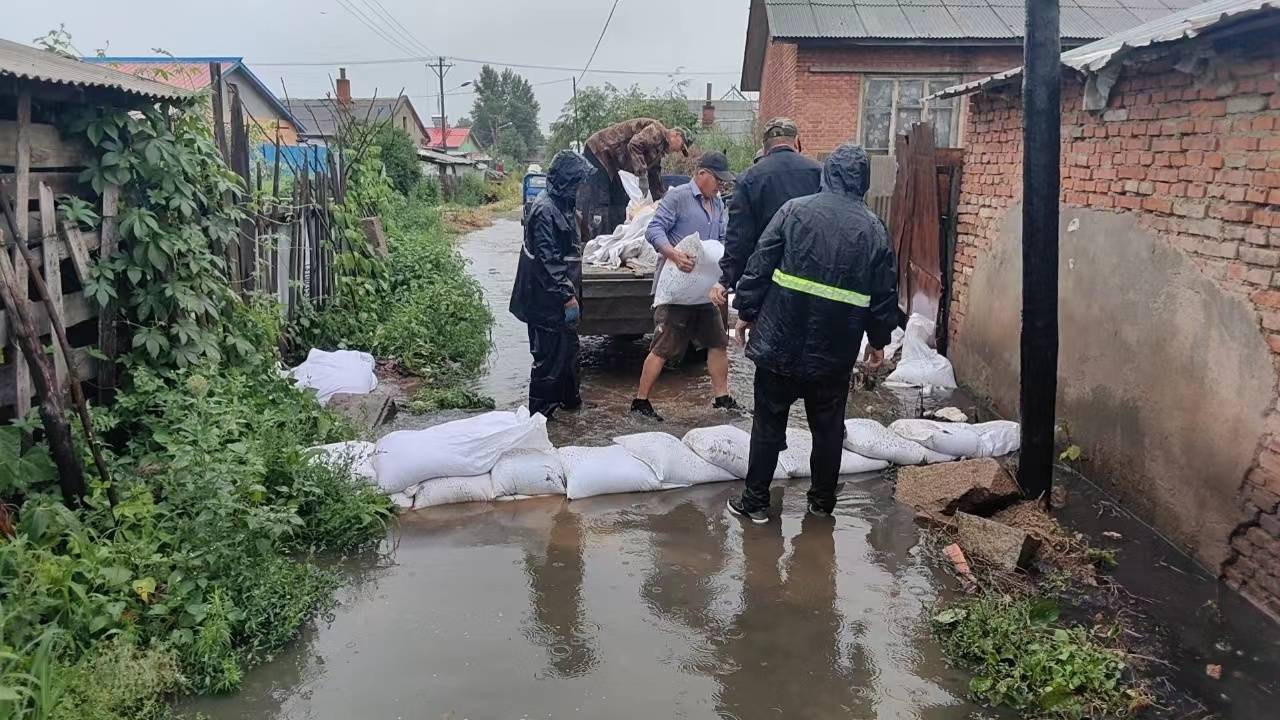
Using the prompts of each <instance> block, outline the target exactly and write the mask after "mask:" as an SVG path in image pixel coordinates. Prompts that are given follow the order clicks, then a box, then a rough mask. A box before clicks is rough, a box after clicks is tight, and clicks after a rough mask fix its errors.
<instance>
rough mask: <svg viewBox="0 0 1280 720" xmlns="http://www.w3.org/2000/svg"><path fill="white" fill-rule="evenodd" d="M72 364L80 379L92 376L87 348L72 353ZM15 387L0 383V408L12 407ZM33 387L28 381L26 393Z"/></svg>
mask: <svg viewBox="0 0 1280 720" xmlns="http://www.w3.org/2000/svg"><path fill="white" fill-rule="evenodd" d="M71 354H72V356H73V360H72V361H73V362H74V363H75V367H76V372H77V373H78V374H79V376H80V377H82V378H86V377H90V376H92V375H93V356H92V355H90V354H89V348H76V349H75V350H74V351H72V353H71ZM14 390H15V387H14V386H11V385H6V384H2V383H0V407H13V404H14V394H15V393H14ZM32 391H33V387H32V385H31V384H30V381H28V385H27V393H28V394H30V393H31V392H32Z"/></svg>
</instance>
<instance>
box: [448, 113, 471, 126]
mask: <svg viewBox="0 0 1280 720" xmlns="http://www.w3.org/2000/svg"><path fill="white" fill-rule="evenodd" d="M472 125H475V122H473V121H472V120H471V116H470V115H463V116H462V117H460V118H458V119H457V120H454V121H453V126H454V127H459V128H469V127H471V126H472Z"/></svg>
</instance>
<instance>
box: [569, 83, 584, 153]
mask: <svg viewBox="0 0 1280 720" xmlns="http://www.w3.org/2000/svg"><path fill="white" fill-rule="evenodd" d="M569 79H570V80H572V81H573V139H574V140H577V141H578V152H582V133H581V132H580V131H579V130H578V78H577V77H570V78H569Z"/></svg>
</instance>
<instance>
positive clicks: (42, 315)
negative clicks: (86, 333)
mask: <svg viewBox="0 0 1280 720" xmlns="http://www.w3.org/2000/svg"><path fill="white" fill-rule="evenodd" d="M97 316H98V304H97V302H96V301H94V300H93V298H89V297H86V296H85V294H84V293H83V292H75V293H71V294H69V295H63V296H62V322H63V324H64V326H65V327H68V328H72V327H75V326H76V325H79V324H80V323H82V322H85V321H86V320H92V319H93V318H95V317H97ZM31 317H32V319H34V320H35V324H36V331H37V332H39V333H40V334H41V335H48V334H49V332H50V327H49V314H48V313H47V312H46V311H45V309H44V304H43V303H40V304H32V305H31ZM10 330H11V328H10V327H9V316H8V315H7V314H6V313H5V311H4V310H0V337H8V334H9V332H10ZM0 344H2V343H0Z"/></svg>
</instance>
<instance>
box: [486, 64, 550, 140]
mask: <svg viewBox="0 0 1280 720" xmlns="http://www.w3.org/2000/svg"><path fill="white" fill-rule="evenodd" d="M473 87H474V88H475V92H476V99H475V103H474V104H473V105H472V107H471V120H472V124H471V136H472V137H473V138H475V141H476V142H477V143H479V144H480V145H481V146H483V147H485V148H489V149H490V150H491V151H496V152H497V153H498V154H501V155H506V154H507V151H509V150H510V151H520V154H519V155H508V157H510V158H512V159H514V160H523V159H524V157H525V156H526V155H527V153H528V152H529V150H530V149H532V148H535V147H537V146H538V145H540V144H541V143H542V131H541V130H540V129H539V128H538V111H539V110H540V109H541V106H539V105H538V99H537V97H536V96H535V95H534V92H533V86H532V85H530V84H529V81H528V80H526V79H525V78H524V77H522V76H521V75H520V74H519V73H516V72H514V71H512V70H510V69H507V70H503V71H502V72H501V73H499V72H498V71H497V70H495V69H493V68H492V67H490V66H488V65H485V66H483V67H481V68H480V76H479V77H478V78H476V80H475V83H474V85H473ZM509 138H518V139H519V142H516V141H515V140H514V139H509Z"/></svg>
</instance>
